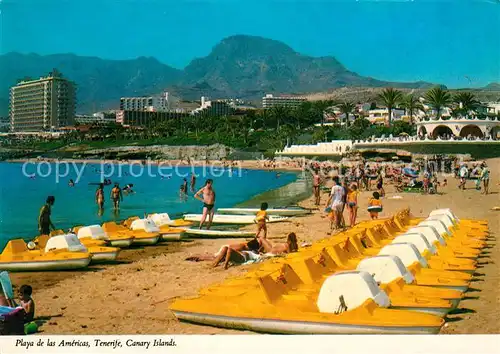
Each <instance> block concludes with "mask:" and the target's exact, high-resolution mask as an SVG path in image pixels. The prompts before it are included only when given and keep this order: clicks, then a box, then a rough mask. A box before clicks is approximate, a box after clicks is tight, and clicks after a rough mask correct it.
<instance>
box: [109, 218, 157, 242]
mask: <svg viewBox="0 0 500 354" xmlns="http://www.w3.org/2000/svg"><path fill="white" fill-rule="evenodd" d="M102 228H103V230H104V232H106V234H108V235H109V237H113V236H117V235H127V236H128V237H130V238H132V244H133V245H155V244H157V243H158V241H159V240H160V234H159V233H157V232H152V233H151V232H147V231H141V230H130V229H129V228H127V227H125V226H123V225H118V224H116V223H115V222H107V223H104V224H103V225H102Z"/></svg>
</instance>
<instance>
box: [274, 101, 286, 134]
mask: <svg viewBox="0 0 500 354" xmlns="http://www.w3.org/2000/svg"><path fill="white" fill-rule="evenodd" d="M289 113H290V112H289V109H288V108H287V107H285V106H274V107H272V108H271V117H273V119H274V121H275V122H276V130H279V129H280V125H281V123H282V122H283V121H284V120H286V118H287V117H288V116H289Z"/></svg>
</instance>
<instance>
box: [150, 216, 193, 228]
mask: <svg viewBox="0 0 500 354" xmlns="http://www.w3.org/2000/svg"><path fill="white" fill-rule="evenodd" d="M148 219H151V220H153V222H154V223H155V224H156V225H157V226H158V227H160V226H169V227H170V228H171V229H172V228H186V227H189V226H192V225H193V222H191V221H186V220H183V219H171V218H170V216H169V215H168V213H154V214H150V215H148Z"/></svg>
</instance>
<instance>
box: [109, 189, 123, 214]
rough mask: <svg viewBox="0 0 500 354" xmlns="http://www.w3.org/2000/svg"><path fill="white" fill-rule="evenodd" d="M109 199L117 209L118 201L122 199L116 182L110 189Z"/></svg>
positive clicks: (120, 190) (118, 206)
mask: <svg viewBox="0 0 500 354" xmlns="http://www.w3.org/2000/svg"><path fill="white" fill-rule="evenodd" d="M111 200H112V201H113V209H115V210H118V209H119V208H120V201H123V194H122V189H121V188H120V185H119V184H118V183H115V186H114V187H113V189H111Z"/></svg>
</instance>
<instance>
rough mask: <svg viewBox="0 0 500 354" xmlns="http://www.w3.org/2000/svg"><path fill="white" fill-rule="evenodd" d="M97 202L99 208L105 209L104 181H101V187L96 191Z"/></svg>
mask: <svg viewBox="0 0 500 354" xmlns="http://www.w3.org/2000/svg"><path fill="white" fill-rule="evenodd" d="M95 202H96V204H97V207H98V208H99V210H102V209H104V183H99V187H97V190H96V191H95Z"/></svg>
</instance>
